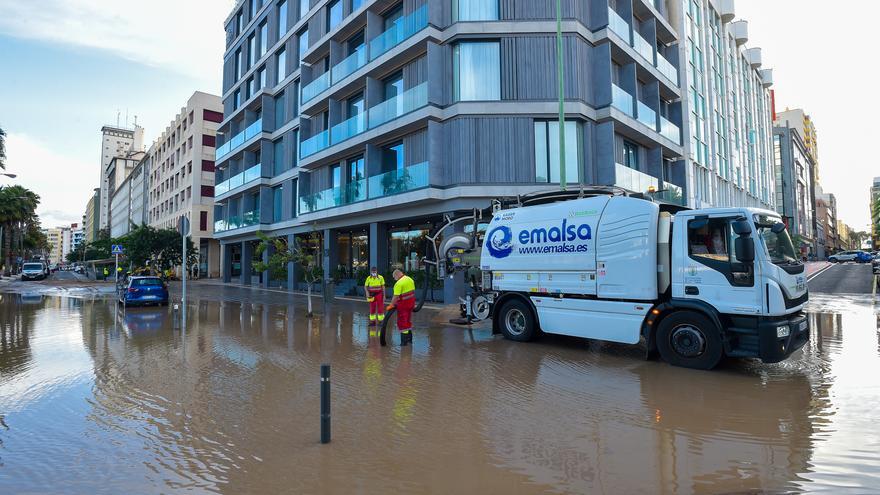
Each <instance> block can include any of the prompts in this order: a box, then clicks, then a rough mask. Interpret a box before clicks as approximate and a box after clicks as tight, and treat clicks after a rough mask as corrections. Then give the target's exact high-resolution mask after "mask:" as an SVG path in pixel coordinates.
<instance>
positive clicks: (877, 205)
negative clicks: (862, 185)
mask: <svg viewBox="0 0 880 495" xmlns="http://www.w3.org/2000/svg"><path fill="white" fill-rule="evenodd" d="M868 208H869V209H870V212H871V239H872V243H873V247H874V249H875V250H877V249H880V177H874V182H873V184H871V204H870V205H868Z"/></svg>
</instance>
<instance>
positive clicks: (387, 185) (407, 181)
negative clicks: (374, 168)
mask: <svg viewBox="0 0 880 495" xmlns="http://www.w3.org/2000/svg"><path fill="white" fill-rule="evenodd" d="M369 181H370V183H369V187H368V190H369V193H370V194H369V195H370V199H373V198H381V197H384V196H391V195H393V194H400V193H403V192H407V191H412V190H415V189H420V188H422V187H427V186H428V162H422V163H418V164H416V165H410V166H409V167H406V168H404V169H402V170H392V171H390V172H385V173H384V174H379V175H374V176H373V177H370V179H369Z"/></svg>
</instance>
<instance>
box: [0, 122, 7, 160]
mask: <svg viewBox="0 0 880 495" xmlns="http://www.w3.org/2000/svg"><path fill="white" fill-rule="evenodd" d="M0 170H6V131H4V130H3V128H2V127H0Z"/></svg>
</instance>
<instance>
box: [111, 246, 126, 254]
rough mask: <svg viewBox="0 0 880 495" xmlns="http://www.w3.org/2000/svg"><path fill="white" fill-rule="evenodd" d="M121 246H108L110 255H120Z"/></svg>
mask: <svg viewBox="0 0 880 495" xmlns="http://www.w3.org/2000/svg"><path fill="white" fill-rule="evenodd" d="M122 251H123V250H122V244H112V245H111V246H110V254H122Z"/></svg>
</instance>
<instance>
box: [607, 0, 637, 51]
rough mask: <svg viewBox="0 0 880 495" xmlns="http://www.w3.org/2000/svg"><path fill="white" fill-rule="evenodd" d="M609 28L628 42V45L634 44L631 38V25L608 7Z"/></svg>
mask: <svg viewBox="0 0 880 495" xmlns="http://www.w3.org/2000/svg"><path fill="white" fill-rule="evenodd" d="M608 28H609V29H611V31H612V32H613V33H614V34H616V35H617V36H620V38H621V39H623V40H624V41H626V44H627V45H629V44H631V43H632V41H631V40H630V37H629V24H628V23H627V22H626V21H624V20H623V17H620V14H618V13H617V11H615V10H614V9H612V8H611V7H608Z"/></svg>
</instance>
